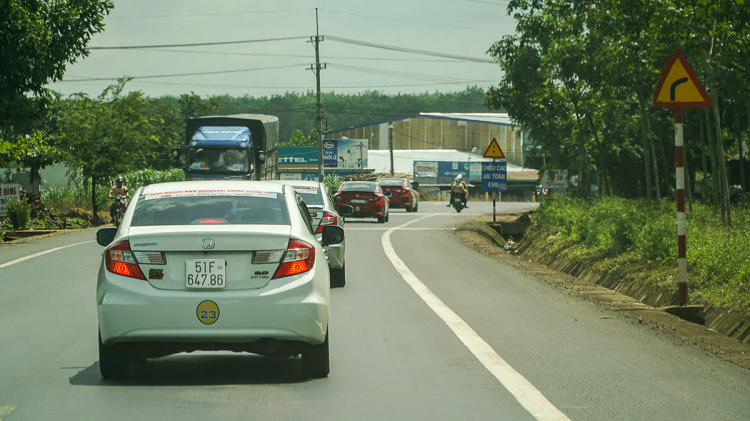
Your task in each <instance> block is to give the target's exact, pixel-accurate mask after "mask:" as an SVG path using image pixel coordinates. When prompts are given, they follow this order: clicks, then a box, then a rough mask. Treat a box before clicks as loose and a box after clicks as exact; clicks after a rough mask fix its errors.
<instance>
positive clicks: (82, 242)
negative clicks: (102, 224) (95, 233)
mask: <svg viewBox="0 0 750 421" xmlns="http://www.w3.org/2000/svg"><path fill="white" fill-rule="evenodd" d="M93 242H94V240H90V241H81V242H80V243H74V244H68V245H67V246H62V247H55V248H53V249H49V250H44V251H40V252H39V253H34V254H30V255H28V256H25V257H21V258H20V259H16V260H11V261H10V262H8V263H3V264H2V265H0V269H2V268H5V267H8V266H11V265H15V264H16V263H21V262H24V261H26V260H29V259H33V258H35V257H39V256H43V255H45V254H47V253H52V252H55V251H58V250H62V249H66V248H68V247H74V246H80V245H81V244H88V243H93Z"/></svg>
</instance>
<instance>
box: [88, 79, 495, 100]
mask: <svg viewBox="0 0 750 421" xmlns="http://www.w3.org/2000/svg"><path fill="white" fill-rule="evenodd" d="M100 80H103V79H98V78H97V79H94V78H92V79H87V80H83V79H82V80H76V82H96V81H100ZM106 80H112V79H106ZM496 81H497V79H480V80H460V81H455V82H442V83H404V84H394V85H344V86H326V87H324V89H325V90H331V89H362V88H365V89H366V88H405V87H413V86H439V85H470V84H478V83H481V84H487V83H490V82H496ZM133 83H144V84H150V85H171V86H187V87H203V88H236V89H268V90H271V89H273V90H283V89H310V90H311V89H313V87H312V86H307V85H300V86H257V85H255V86H254V85H220V84H209V83H178V82H147V81H139V80H135V81H133ZM491 84H493V83H491ZM453 102H456V101H453ZM462 102H464V103H467V104H473V103H472V102H468V101H462Z"/></svg>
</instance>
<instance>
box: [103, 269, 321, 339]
mask: <svg viewBox="0 0 750 421" xmlns="http://www.w3.org/2000/svg"><path fill="white" fill-rule="evenodd" d="M321 267H323V268H324V269H323V270H325V271H326V272H327V271H328V268H325V265H323V266H321ZM316 269H318V270H320V267H318V266H317V265H316ZM314 271H315V269H314V270H313V271H311V272H308V273H306V274H303V275H298V276H291V277H288V278H283V279H276V280H273V281H271V282H270V283H269V284H268V285H267V286H265V287H263V288H260V289H252V290H234V291H175V290H161V289H157V288H154V287H153V286H151V285H150V284H149V283H148V282H145V281H142V280H138V279H133V278H127V277H123V276H120V275H115V274H113V273H110V272H108V271H106V270H105V269H104V268H103V267H102V268H100V269H99V281H98V285H97V312H98V317H99V331H100V333H101V338H102V342H103V343H104V344H105V345H110V344H113V343H122V342H183V343H251V342H255V341H257V340H258V339H277V340H287V341H297V342H306V343H311V344H319V343H322V342H323V341H324V340H325V335H326V331H327V329H328V317H329V312H330V305H329V302H330V301H329V300H330V297H329V290H328V285H327V282H328V276H318V278H320V279H321V280H322V279H323V278H325V281H324V282H323V281H321V280H318V279H315V275H314ZM206 300H210V301H213V302H214V303H216V305H217V306H218V308H219V317H218V319H217V320H216V321H215V322H214V323H213V324H210V325H207V324H203V323H202V322H201V321H200V320H199V319H198V315H197V308H198V305H199V304H200V303H201V302H203V301H206Z"/></svg>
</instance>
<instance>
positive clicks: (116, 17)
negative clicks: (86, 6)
mask: <svg viewBox="0 0 750 421" xmlns="http://www.w3.org/2000/svg"><path fill="white" fill-rule="evenodd" d="M312 11H315V9H292V10H267V11H257V12H231V13H203V14H192V15H131V16H109V17H108V19H156V18H159V19H161V18H195V17H208V16H244V15H265V14H269V15H270V14H277V13H295V12H312Z"/></svg>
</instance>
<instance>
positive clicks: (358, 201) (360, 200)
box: [350, 199, 367, 203]
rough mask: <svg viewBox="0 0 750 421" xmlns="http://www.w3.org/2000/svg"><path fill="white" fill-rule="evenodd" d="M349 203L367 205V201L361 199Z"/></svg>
mask: <svg viewBox="0 0 750 421" xmlns="http://www.w3.org/2000/svg"><path fill="white" fill-rule="evenodd" d="M350 202H352V203H367V200H363V199H352V200H350Z"/></svg>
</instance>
